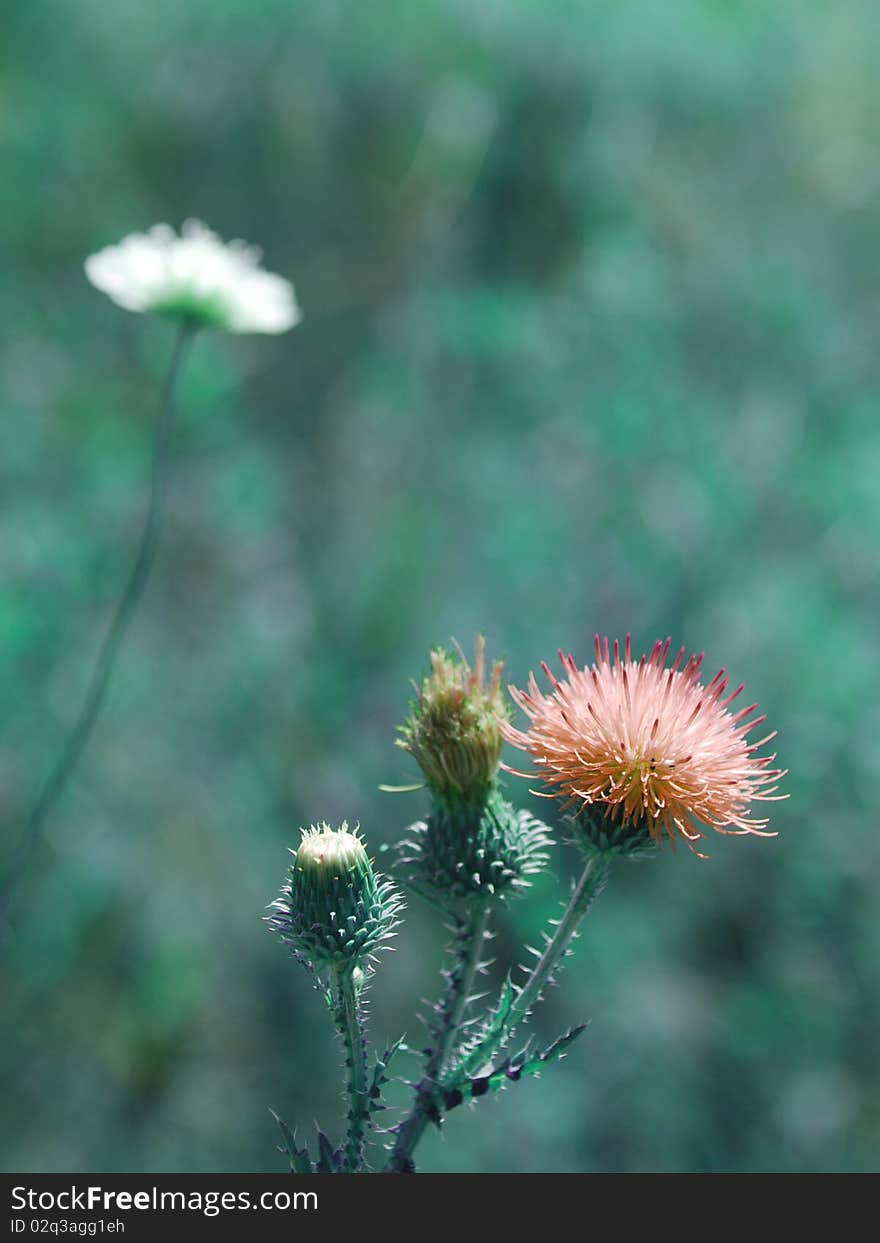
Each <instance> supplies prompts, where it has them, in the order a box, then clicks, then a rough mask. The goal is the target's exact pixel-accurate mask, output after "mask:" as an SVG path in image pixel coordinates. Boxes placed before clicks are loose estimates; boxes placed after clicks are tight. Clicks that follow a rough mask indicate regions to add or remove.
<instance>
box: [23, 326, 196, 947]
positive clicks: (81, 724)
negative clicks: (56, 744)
mask: <svg viewBox="0 0 880 1243" xmlns="http://www.w3.org/2000/svg"><path fill="white" fill-rule="evenodd" d="M193 332H194V329H193V328H192V327H191V326H189V325H187V324H182V325H181V327H180V329H179V331H178V335H177V339H176V341H175V344H174V351H173V353H172V356H171V363H170V365H169V368H168V373H167V375H166V378H165V383H164V386H163V391H162V402H161V408H160V413H159V419H158V422H157V424H156V438H155V447H154V449H153V465H152V471H151V476H150V491H149V500H148V503H147V512H146V516H145V518H144V525H143V529H142V531H141V538H140V542H139V544H138V549H137V554H136V556H135V560H134V564H133V565H132V568H131V572H130V574H129V577H128V582H127V583H126V586H125V590H124V591H123V593H122V596H121V597H120V600H119V603H118V605H117V606H116V612H115V613H114V614H113V620H112V621H111V623H110V627H109V629H108V631H107V634H106V636H105V638H104V642H103V643H102V645H101V649H100V651H99V653H98V658H97V661H96V663H95V667H94V671H93V673H92V677H91V681H90V682H89V687H88V690H87V692H86V697H85V700H84V701H83V705H82V708H81V709H80V712H79V716H78V717H77V719H76V722H75V724H74V726H73V729H72V730H71V731H70V733H69V735H68V737H67V741H66V742H65V744H64V748H63V750H62V752H61V754H60V756H59V757H58V760H57V762H56V764H55V767H54V768H53V769H52V771H51V772H50V774H49V777H48V780H47V781H46V784H45V785H44V786H43V789H42V791H41V793H40V795H39V797H38V799H37V801H36V803H35V804H34V806H33V808H32V810H31V813H30V815H29V816H28V818H27V821H26V823H25V826H24V829H23V831H22V834H21V837H20V838H19V841H18V845H17V846H16V848H15V851H14V852H13V855H12V858H11V859H10V862H9V867H8V868H7V871H6V876H5V877H4V880H3V884H2V887H0V944H2V941H3V938H4V934H5V932H6V930H7V927H8V913H9V907H10V904H11V902H12V898H13V895H14V893H15V890H16V888H17V886H18V883H19V881H20V880H21V877H22V876H23V874H24V872H25V870H26V869H27V866H28V864H29V863H30V861H31V858H32V857H33V854H34V852H35V850H36V848H37V846H38V844H39V842H40V838H41V836H42V833H43V829H44V828H45V825H46V821H47V820H48V817H49V813H50V812H51V810H52V808H53V807H54V805H55V804H56V803H57V801H58V800H59V798H60V797H61V795H62V794H63V793H64V789H65V787H66V785H67V783H68V781H69V780H70V778H71V776H72V774H73V772H74V770H75V768H76V766H77V763H78V762H79V760H80V757H81V756H82V754H83V752H84V750H85V748H86V745H87V743H88V741H89V738H90V737H91V734H92V730H93V729H94V727H95V723H96V722H97V720H98V716H99V714H100V711H101V706H102V704H103V702H104V698H105V695H106V693H107V688H108V686H109V684H110V680H111V677H112V675H113V670H114V667H115V664H116V660H117V657H118V655H119V651H120V648H121V645H122V640H123V638H124V637H125V633H126V631H127V629H128V626H129V623H130V622H131V619H132V617H133V616H134V613H135V610H136V609H137V606H138V603H139V602H140V599H141V596H142V595H143V592H144V588H145V586H146V584H147V579H148V578H149V575H150V570H151V569H152V566H153V561H154V560H155V555H156V547H157V544H158V538H159V529H160V524H161V517H162V501H163V497H164V489H165V468H166V466H167V462H168V456H169V449H170V445H171V431H172V427H173V424H174V404H175V403H174V392H175V387H176V383H177V378H178V375H179V374H180V369H181V364H182V363H183V359H184V357H185V354H186V350H187V346H188V345H189V343H190V341H191V339H192V336H193Z"/></svg>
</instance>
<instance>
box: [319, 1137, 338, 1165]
mask: <svg viewBox="0 0 880 1243" xmlns="http://www.w3.org/2000/svg"><path fill="white" fill-rule="evenodd" d="M318 1152H319V1153H320V1157H319V1159H318V1173H319V1174H337V1173H338V1172H339V1165H340V1162H341V1160H342V1153H341V1152H339V1151H336V1150H334V1148H333V1145H332V1144H331V1143H330V1140H329V1139H328V1138H327V1136H326V1135H325V1134H324V1132H323V1131H321V1130H319V1131H318Z"/></svg>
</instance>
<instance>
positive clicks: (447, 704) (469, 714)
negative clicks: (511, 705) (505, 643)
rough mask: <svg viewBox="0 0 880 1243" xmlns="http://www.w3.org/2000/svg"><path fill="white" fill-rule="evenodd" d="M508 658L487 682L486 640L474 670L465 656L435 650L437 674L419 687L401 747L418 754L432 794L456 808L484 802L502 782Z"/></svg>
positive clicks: (480, 645)
mask: <svg viewBox="0 0 880 1243" xmlns="http://www.w3.org/2000/svg"><path fill="white" fill-rule="evenodd" d="M502 668H503V662H502V661H500V660H498V661H495V663H494V664H493V666H492V672H491V674H490V676H489V679H488V682H487V680H486V660H485V639H484V638H483V636H482V635H480V636H479V637H478V638H477V640H476V642H475V644H474V664H473V668H471V666H470V665H469V664H468V662H467V660H466V659H465V657H464V655H462V654H460V653H459V654H456V655H449V654H447V653H446V652H445V651H444V650H443V648H439V647H438V648H435V649H434V650H433V651H432V652H431V672H430V673H429V674H428V676H427V677H425V678H424V679H423V681H422V684H421V686H420V687H416V690H417V695H418V698H417V699H415V700H413V702H412V703H411V704H410V715H409V717H408V718H407V720H406V721H405V722H404V724H403V725H402V726H401V727H400V731H399V732H400V735H401V736H400V738H399V739H398V740H397V745H398V746H399V747H402V748H403V749H404V750H405V751H409V753H410V754H411V755H412V756H413V757H414V758H415V760H416V761H417V763H418V765H419V767H420V768H421V770H422V772H423V773H424V776H425V781H426V782H427V784H428V788H429V790H430V791H431V794H432V795H433V796H434V798H435V799H437V800H438V801H439V802H440V803H442V804H444V805H446V806H448V807H450V808H456V807H459V806H461V805H462V804H464V805H470V806H480V805H481V804H483V803H484V802H485V801H486V799H487V797H488V795H489V792H490V790H491V789H492V788H493V786H494V785H495V783H496V781H497V776H498V762H499V760H500V758H501V731H500V728H499V722H500V721H501V720H502V719H506V718H507V716H508V712H509V710H508V708H507V706H506V704H505V702H504V700H503V698H502V696H501V670H502Z"/></svg>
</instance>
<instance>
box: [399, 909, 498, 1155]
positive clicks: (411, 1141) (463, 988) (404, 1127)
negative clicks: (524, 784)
mask: <svg viewBox="0 0 880 1243" xmlns="http://www.w3.org/2000/svg"><path fill="white" fill-rule="evenodd" d="M489 913H490V902H489V901H488V900H487V901H484V902H479V903H475V904H474V905H472V906H471V907H470V908H469V910H468V912H467V914H466V915H465V916H463V917H461V918H460V919H459V921H458V926H457V928H456V934H455V940H454V942H453V946H454V952H455V962H454V964H453V967H452V969H451V971H450V972H449V982H448V987H447V991H446V996H445V997H444V999H443V1001H442V1002H441V1004H440V1023H439V1026H438V1030H437V1037H436V1040H435V1042H434V1045H433V1048H432V1049H431V1052H430V1054H429V1056H428V1060H427V1062H426V1064H425V1073H424V1076H423V1078H422V1080H421V1082H420V1083H419V1084H418V1086H417V1088H416V1095H415V1100H414V1101H413V1105H412V1109H411V1110H410V1112H409V1114H408V1115H407V1117H406V1118H405V1119H404V1121H403V1122H402V1123H401V1124H400V1127H399V1129H398V1132H397V1141H396V1143H395V1145H394V1149H393V1151H392V1153H391V1157H390V1159H389V1162H388V1165H387V1167H386V1168H387V1170H388V1172H389V1173H394V1174H412V1173H414V1172H415V1165H414V1163H413V1157H412V1154H413V1151H414V1150H415V1147H416V1144H418V1142H419V1140H420V1139H421V1137H422V1135H423V1134H424V1131H425V1128H426V1127H427V1125H428V1123H429V1122H432V1121H437V1120H438V1114H437V1107H436V1104H435V1100H434V1098H435V1092H436V1088H437V1085H438V1082H439V1081H440V1079H441V1076H442V1073H443V1069H444V1067H445V1064H446V1061H447V1058H448V1057H449V1054H450V1052H451V1051H452V1049H453V1047H454V1044H455V1037H456V1036H457V1034H458V1031H459V1029H460V1027H461V1022H462V1019H463V1018H464V1014H465V1011H466V1009H467V1005H468V1000H469V998H470V995H471V990H472V989H473V985H474V978H475V976H476V974H477V971H478V969H479V966H480V954H481V952H482V946H483V940H484V938H485V934H486V930H487V927H488V924H489Z"/></svg>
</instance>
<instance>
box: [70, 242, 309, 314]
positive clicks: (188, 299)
mask: <svg viewBox="0 0 880 1243" xmlns="http://www.w3.org/2000/svg"><path fill="white" fill-rule="evenodd" d="M259 263H260V251H259V250H257V249H256V248H255V247H253V246H248V245H246V244H245V243H244V242H229V243H228V244H226V243H224V242H222V241H221V240H220V238H219V237H218V236H217V234H216V233H212V232H211V230H210V229H208V228H206V226H205V225H203V224H202V223H201V222H200V221H198V220H187V221H186V222H185V224H184V226H183V229H182V230H181V235H180V237H178V236H177V234H176V233H175V232H174V230H173V229H171V228H169V226H168V225H167V224H157V225H154V226H153V228H152V229H150V231H149V233H130V234H129V236H128V237H126V238H123V240H122V241H121V242H120V243H119V245H118V246H107V247H105V249H104V250H99V251H98V253H97V254H95V255H90V256H89V257H88V259H86V262H85V268H86V276H87V277H88V278H89V280H90V281H91V283H92V284H93V285H94V286H95V288H96V289H100V290H101V291H102V292H103V293H105V294H107V295H108V297H110V298H112V299H113V301H114V302H115V303H116V304H117V305H118V306H121V307H124V308H125V310H126V311H154V312H156V313H157V314H160V315H168V316H171V317H172V318H175V319H182V320H188V321H190V322H191V323H193V324H200V325H203V326H204V327H209V328H224V329H226V330H227V331H228V332H286V331H287V329H288V328H293V327H294V325H296V324H298V323H299V321H300V320H301V319H302V314H301V312H300V309H299V306H298V305H297V302H296V296H295V294H294V291H293V286H292V285H291V283H290V281H286V280H284V278H283V277H281V276H275V275H274V274H273V273H271V272H264V271H263V270H262V269H261V268H260V266H259Z"/></svg>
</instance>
